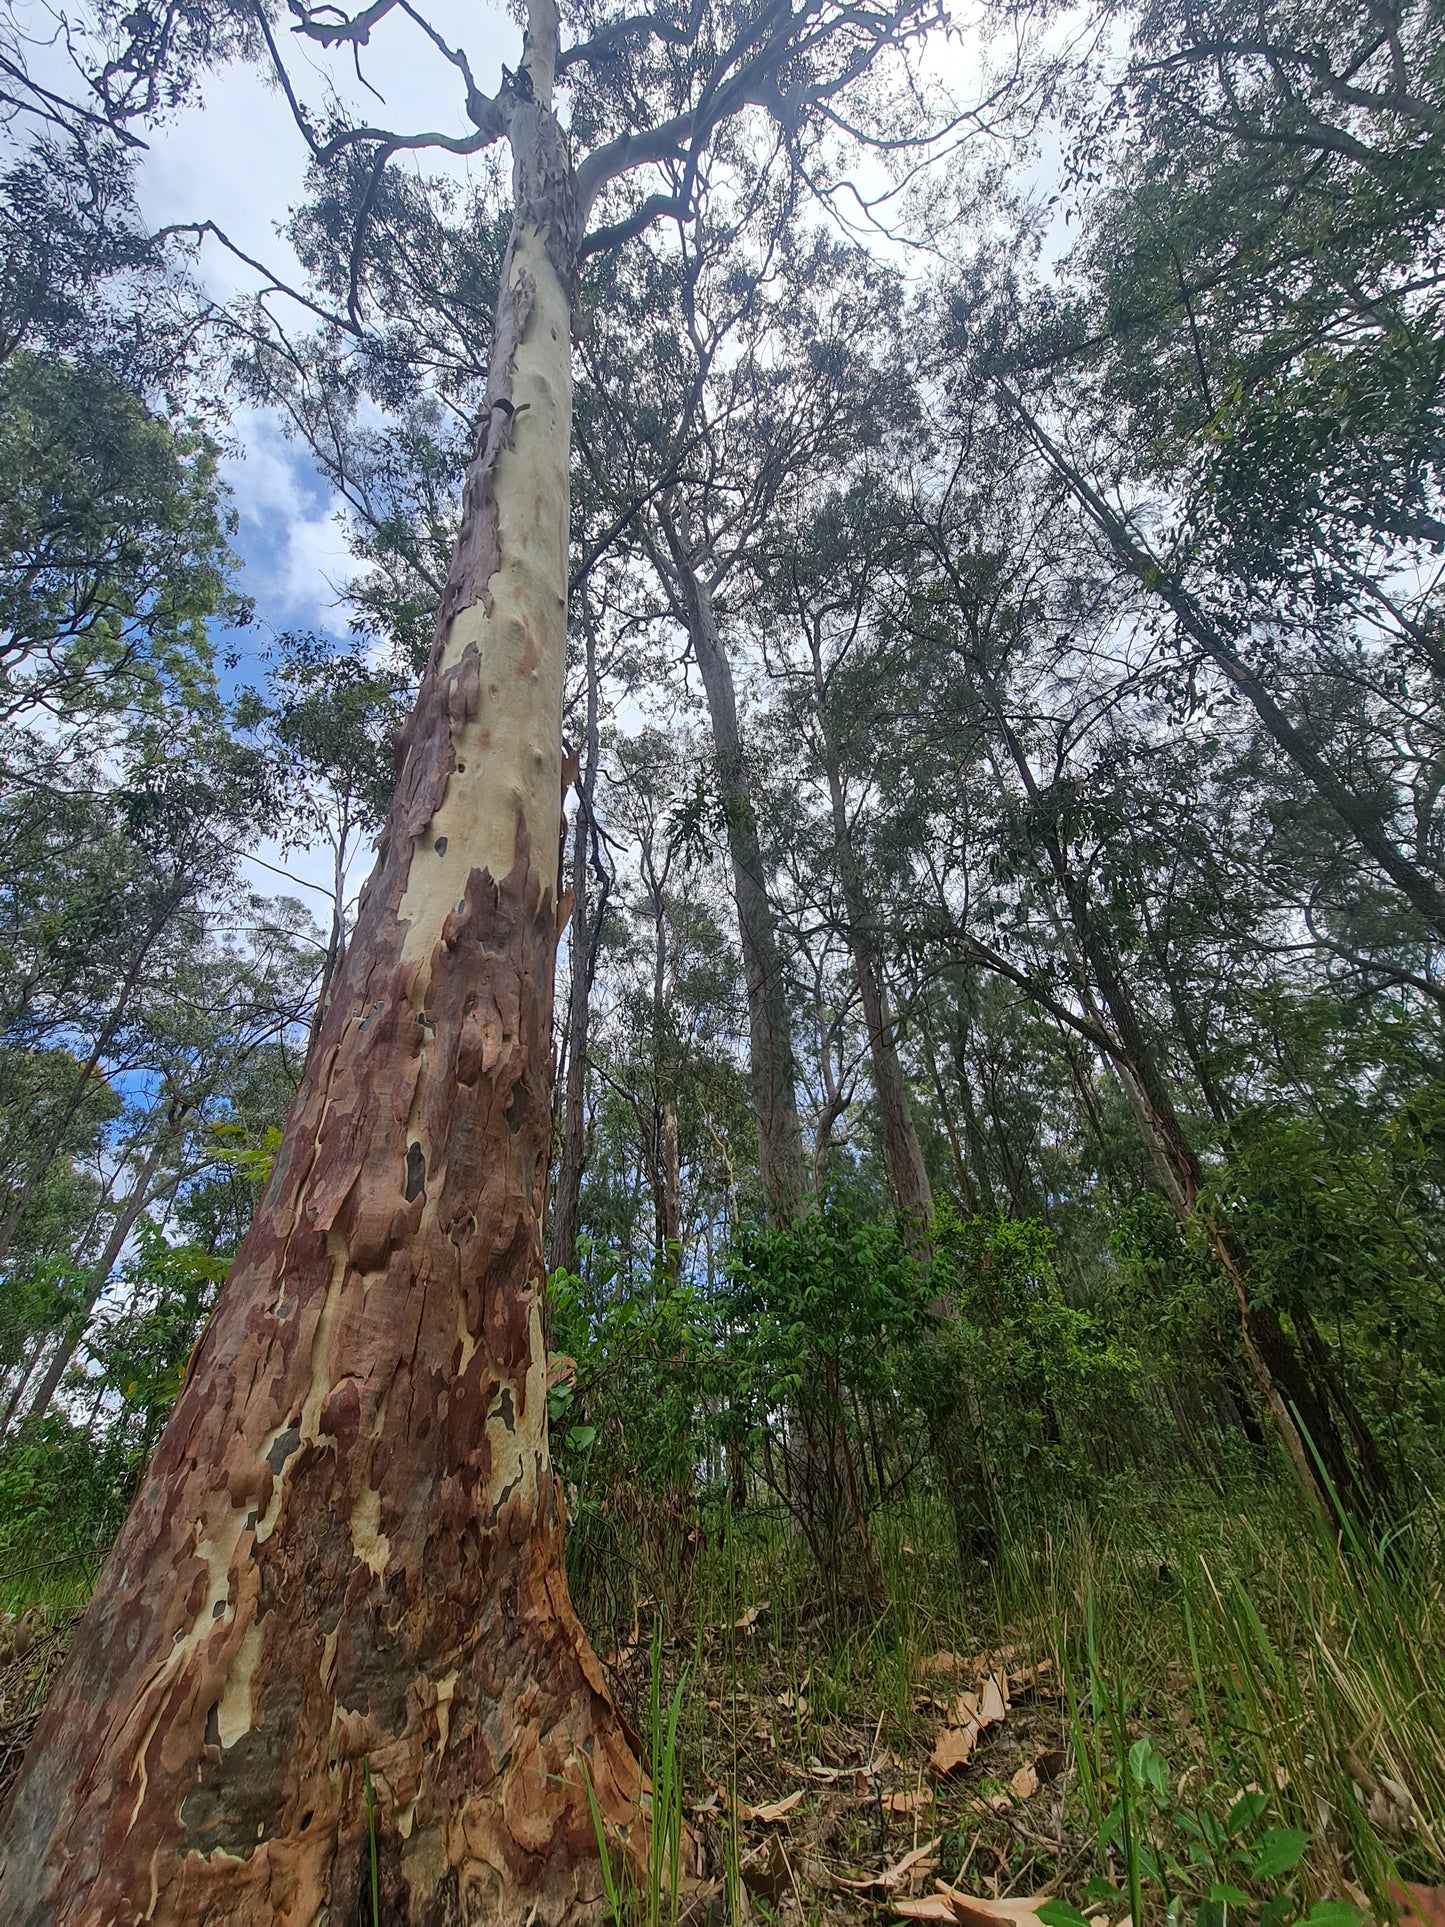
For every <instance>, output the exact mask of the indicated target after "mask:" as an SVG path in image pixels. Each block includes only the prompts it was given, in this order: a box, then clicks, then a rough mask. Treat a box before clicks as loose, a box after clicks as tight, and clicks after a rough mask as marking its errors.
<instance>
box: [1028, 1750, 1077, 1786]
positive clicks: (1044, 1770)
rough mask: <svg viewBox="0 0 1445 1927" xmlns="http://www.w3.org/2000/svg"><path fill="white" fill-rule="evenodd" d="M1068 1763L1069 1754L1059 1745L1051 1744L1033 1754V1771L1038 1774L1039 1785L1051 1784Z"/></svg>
mask: <svg viewBox="0 0 1445 1927" xmlns="http://www.w3.org/2000/svg"><path fill="white" fill-rule="evenodd" d="M1068 1764H1069V1756H1068V1754H1067V1753H1066V1752H1065V1751H1064V1749H1063V1748H1062V1747H1061V1746H1051V1747H1049V1748H1048V1749H1047V1751H1045V1752H1043V1753H1038V1754H1035V1756H1034V1772H1035V1773H1037V1774H1038V1776H1039V1785H1040V1786H1051V1785H1052V1784H1053V1782H1054V1781H1055V1780H1057V1779H1058V1777H1059V1775H1060V1774H1061V1773H1062V1772H1063V1770H1064V1768H1065V1767H1066V1766H1067V1765H1068Z"/></svg>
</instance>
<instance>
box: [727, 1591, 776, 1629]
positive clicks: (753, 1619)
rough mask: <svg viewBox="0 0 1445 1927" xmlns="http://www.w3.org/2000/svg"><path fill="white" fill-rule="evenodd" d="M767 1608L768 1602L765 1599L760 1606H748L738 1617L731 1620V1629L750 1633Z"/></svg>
mask: <svg viewBox="0 0 1445 1927" xmlns="http://www.w3.org/2000/svg"><path fill="white" fill-rule="evenodd" d="M767 1610H768V1602H767V1601H766V1599H765V1600H764V1601H763V1603H762V1604H761V1605H760V1606H749V1607H748V1609H747V1611H746V1612H745V1613H744V1614H743V1615H742V1617H741V1618H740V1619H735V1620H734V1621H733V1629H734V1630H735V1631H736V1632H740V1633H750V1632H751V1631H752V1630H753V1628H754V1626H756V1625H757V1623H758V1621H759V1620H760V1619H761V1618H762V1616H763V1614H764V1613H765V1612H766V1611H767Z"/></svg>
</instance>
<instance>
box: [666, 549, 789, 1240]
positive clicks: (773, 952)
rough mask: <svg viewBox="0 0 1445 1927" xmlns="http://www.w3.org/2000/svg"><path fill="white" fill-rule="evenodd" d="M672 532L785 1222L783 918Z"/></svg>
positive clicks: (712, 651)
mask: <svg viewBox="0 0 1445 1927" xmlns="http://www.w3.org/2000/svg"><path fill="white" fill-rule="evenodd" d="M660 520H661V524H662V530H663V534H664V535H665V536H666V538H667V545H668V550H669V552H670V557H671V562H672V568H673V574H674V577H675V579H676V582H677V584H678V589H679V599H680V601H681V603H682V607H683V609H684V610H685V612H686V616H687V625H688V631H689V639H690V641H691V643H692V649H693V654H694V656H695V657H696V658H697V666H698V670H699V672H700V674H701V676H702V682H703V688H704V690H705V691H706V693H707V706H708V715H709V718H710V719H711V724H712V739H713V747H714V749H715V751H716V753H717V770H718V781H719V783H720V785H721V789H722V801H723V809H724V811H725V812H726V816H727V836H728V854H729V856H730V857H731V859H732V872H733V891H734V894H735V896H736V898H737V906H738V935H739V938H740V940H741V943H742V952H743V974H744V977H745V980H746V983H747V993H748V1046H749V1059H750V1063H751V1068H752V1084H753V1107H754V1109H755V1111H756V1113H757V1120H758V1168H759V1173H760V1175H761V1178H762V1186H763V1198H764V1201H765V1202H766V1204H767V1207H768V1211H769V1213H770V1214H771V1216H772V1217H773V1218H775V1219H776V1220H777V1221H778V1222H779V1223H786V1222H787V1220H788V1219H790V1218H793V1217H796V1216H797V1215H798V1214H799V1213H800V1212H802V1211H804V1210H806V1209H807V1207H808V1203H809V1184H808V1159H807V1155H806V1153H805V1151H804V1148H803V1127H802V1124H801V1122H800V1120H799V1117H798V1097H797V1085H798V1073H797V1061H796V1059H795V1057H794V1054H793V1032H792V1024H791V1021H790V1018H789V1014H788V998H787V985H786V983H785V981H784V977H783V960H782V954H781V952H780V951H779V948H778V935H777V925H776V923H775V920H774V917H773V906H772V904H771V903H770V902H769V900H768V888H767V872H766V870H765V869H764V867H763V852H762V844H761V842H760V840H759V837H758V825H757V817H756V815H755V813H754V810H753V799H752V785H751V783H750V782H749V780H748V771H747V764H746V761H745V759H744V757H743V747H742V736H741V733H740V731H739V729H738V707H737V695H736V692H735V691H734V688H733V672H732V664H731V663H730V662H729V661H728V654H727V650H726V648H725V646H724V644H723V640H722V637H721V636H720V635H719V633H718V626H717V616H716V613H715V611H714V609H713V604H712V597H711V595H710V594H709V592H708V587H707V584H706V583H705V582H704V581H703V580H702V578H701V576H700V575H699V574H698V572H697V569H696V567H695V566H694V564H693V561H692V558H691V557H690V556H689V555H688V553H687V550H686V547H685V545H684V544H683V542H682V540H681V538H680V536H679V535H678V532H677V530H676V528H675V527H674V526H673V523H672V520H671V518H670V517H668V516H666V515H663V516H661V517H660Z"/></svg>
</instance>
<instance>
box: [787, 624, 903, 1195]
mask: <svg viewBox="0 0 1445 1927" xmlns="http://www.w3.org/2000/svg"><path fill="white" fill-rule="evenodd" d="M814 669H815V682H817V683H818V684H819V685H820V686H819V688H818V691H817V696H818V727H819V733H820V735H821V737H822V743H823V761H824V763H825V765H826V772H827V778H828V801H829V804H830V807H831V809H832V814H833V843H834V847H835V849H836V850H837V853H838V881H839V883H840V884H841V885H842V889H843V907H844V909H845V910H846V911H847V913H848V943H849V947H850V948H851V950H852V952H853V969H854V971H855V973H856V975H857V979H858V995H859V998H860V999H861V1001H862V1005H863V1021H864V1023H865V1024H866V1026H867V1029H868V1056H869V1060H870V1062H871V1064H872V1067H873V1087H874V1089H875V1090H876V1091H877V1093H878V1115H879V1120H880V1123H881V1124H882V1130H883V1162H884V1165H885V1166H886V1168H887V1171H888V1182H889V1185H890V1186H891V1188H892V1191H893V1196H894V1199H895V1201H896V1202H897V1205H898V1209H899V1210H900V1212H902V1214H903V1215H904V1217H905V1218H910V1219H912V1220H913V1222H914V1223H915V1224H916V1225H918V1226H920V1227H922V1226H926V1225H927V1223H928V1221H929V1219H930V1218H931V1217H932V1216H933V1191H932V1188H931V1187H930V1185H929V1182H928V1168H927V1166H926V1165H925V1164H924V1162H923V1147H922V1145H921V1144H920V1143H919V1142H918V1131H917V1128H916V1126H915V1125H914V1122H913V1107H912V1106H911V1105H910V1104H909V1102H908V1087H907V1085H906V1084H905V1083H904V1081H903V1067H902V1065H901V1064H900V1063H899V1061H898V1049H897V1046H896V1045H895V1044H894V1041H893V1022H892V1018H891V1016H890V1014H889V1011H888V1007H887V1002H886V999H885V997H884V993H883V984H882V979H881V975H880V972H879V969H878V959H877V956H876V954H875V951H874V947H873V942H872V939H871V937H870V936H869V924H868V903H867V900H866V898H865V896H864V893H863V883H862V879H861V878H860V876H859V875H858V864H857V859H856V857H855V855H854V851H853V826H852V824H851V823H850V822H849V820H848V802H847V798H846V797H845V796H844V794H843V783H842V778H841V777H840V775H839V773H838V760H837V757H836V756H835V755H834V754H833V746H832V743H831V741H830V739H829V736H828V731H827V725H826V723H825V722H824V720H823V691H822V688H821V676H820V674H818V673H817V671H818V659H817V656H816V654H815V656H814Z"/></svg>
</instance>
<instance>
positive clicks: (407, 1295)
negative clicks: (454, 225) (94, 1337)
mask: <svg viewBox="0 0 1445 1927" xmlns="http://www.w3.org/2000/svg"><path fill="white" fill-rule="evenodd" d="M525 205H526V203H525V201H524V202H523V206H524V207H525ZM497 340H498V344H499V347H501V348H503V349H504V352H503V353H501V354H499V356H498V357H497V361H496V365H495V369H494V374H493V382H494V384H495V385H496V392H494V394H493V397H492V402H493V405H492V409H491V412H490V416H489V419H488V423H487V427H486V432H485V434H484V436H483V437H482V444H481V447H480V449H479V452H478V455H477V458H476V460H475V462H474V464H473V467H472V471H471V474H470V476H469V479H468V485H467V519H466V526H465V528H464V531H463V534H462V537H461V539H460V541H459V543H458V549H457V556H456V561H455V564H454V566H453V570H452V575H451V579H450V580H449V582H448V585H447V599H446V602H445V604H444V607H443V610H442V612H441V618H440V621H439V625H438V635H437V642H436V647H435V650H434V653H433V656H432V660H431V663H430V666H429V668H428V672H427V675H426V678H425V680H424V683H423V687H422V690H421V693H420V696H419V698H418V701H417V706H416V711H415V714H414V715H413V717H412V719H411V722H410V723H409V724H408V726H407V729H406V731H405V732H404V737H403V741H402V744H401V749H400V755H401V768H400V773H399V780H398V784H397V790H396V795H395V798H394V800H393V804H392V808H391V814H390V818H389V822H388V828H387V832H386V835H385V838H384V839H383V843H382V849H381V854H380V856H379V858H378V863H377V868H376V871H375V873H374V874H373V876H372V878H371V881H370V883H369V884H368V885H367V889H366V892H365V895H364V898H363V901H362V906H361V910H360V915H359V919H358V924H357V929H356V934H355V937H354V940H353V942H352V944H351V946H350V948H349V952H348V955H347V958H346V962H345V964H344V966H343V969H342V971H341V974H340V977H339V980H338V982H337V984H336V987H335V990H334V993H333V996H332V1001H331V1005H330V1009H329V1011H328V1013H327V1015H326V1018H325V1021H324V1024H323V1027H322V1030H321V1033H320V1035H319V1037H318V1040H317V1046H316V1049H315V1050H314V1051H313V1053H312V1056H311V1061H310V1064H309V1067H308V1071H307V1074H306V1079H305V1082H304V1084H303V1087H302V1090H301V1093H300V1095H299V1096H298V1099H297V1102H296V1105H295V1108H294V1109H293V1112H292V1115H291V1118H290V1121H289V1123H288V1126H287V1131H286V1137H285V1141H284V1144H283V1147H282V1151H281V1156H280V1159H279V1162H278V1165H277V1169H276V1172H275V1175H274V1177H273V1179H272V1182H271V1184H270V1186H269V1189H268V1191H267V1195H266V1198H265V1200H264V1202H263V1204H262V1207H261V1209H260V1211H259V1212H258V1214H257V1217H256V1221H255V1223H254V1225H253V1227H252V1229H251V1232H250V1234H249V1236H248V1237H247V1239H246V1242H245V1244H244V1246H243V1247H242V1250H241V1253H240V1256H239V1257H238V1259H237V1262H236V1265H235V1267H234V1269H233V1271H232V1273H231V1277H230V1279H229V1280H228V1282H227V1285H226V1288H225V1290H224V1291H223V1293H222V1296H221V1300H220V1303H219V1305H218V1307H217V1311H216V1314H215V1317H214V1319H213V1320H212V1323H211V1325H210V1327H209V1329H208V1331H207V1332H206V1335H205V1337H204V1339H203V1341H202V1343H201V1345H200V1347H199V1349H198V1351H197V1354H196V1358H195V1360H194V1363H193V1366H192V1369H191V1372H190V1375H189V1378H188V1381H187V1383H186V1386H185V1388H184V1390H183V1392H182V1394H181V1397H180V1400H179V1402H178V1404H177V1407H176V1410H175V1413H174V1415H173V1416H172V1419H171V1421H170V1424H169V1425H168V1427H167V1429H166V1432H165V1434H164V1437H163V1438H162V1441H161V1444H160V1447H159V1449H158V1451H157V1454H156V1457H155V1461H154V1463H153V1465H152V1468H151V1472H150V1475H149V1477H148V1478H147V1480H146V1482H145V1485H144V1487H143V1488H142V1491H141V1493H140V1496H139V1497H138V1499H137V1502H136V1505H135V1507H134V1508H133V1510H132V1512H131V1515H130V1518H129V1519H128V1521H127V1523H126V1526H125V1529H124V1531H123V1533H122V1535H121V1538H120V1540H119V1542H118V1544H117V1546H116V1548H115V1550H114V1552H113V1553H112V1555H111V1558H110V1560H109V1562H108V1564H107V1567H106V1570H105V1573H104V1575H103V1577H102V1579H101V1582H100V1585H99V1587H98V1589H97V1592H96V1596H95V1599H94V1601H93V1603H92V1605H91V1608H90V1611H89V1612H88V1614H87V1615H86V1618H85V1620H84V1622H83V1624H82V1626H81V1627H80V1629H79V1631H78V1633H77V1635H76V1639H75V1643H74V1648H73V1653H72V1658H71V1660H70V1663H69V1665H68V1667H67V1670H66V1671H65V1673H64V1675H63V1676H62V1678H61V1679H60V1681H59V1682H58V1683H57V1686H56V1689H55V1691H54V1692H53V1694H52V1696H51V1699H50V1702H49V1705H48V1707H47V1709H46V1713H45V1717H44V1720H43V1722H42V1724H41V1727H40V1729H39V1731H38V1734H37V1737H36V1739H35V1742H34V1744H33V1746H32V1748H31V1753H30V1756H29V1758H28V1760H27V1763H26V1766H25V1769H24V1773H23V1775H22V1778H21V1781H20V1783H19V1786H18V1789H17V1792H16V1795H15V1799H14V1803H13V1806H12V1808H11V1812H10V1815H9V1820H8V1826H7V1831H6V1835H5V1839H4V1843H3V1853H4V1865H3V1870H0V1919H3V1920H4V1921H6V1922H7V1923H9V1924H10V1927H42V1923H43V1924H44V1927H60V1924H61V1923H64V1924H65V1927H69V1924H70V1923H82V1922H83V1923H88V1924H90V1927H121V1924H123V1923H132V1922H140V1921H143V1920H144V1921H147V1922H155V1923H177V1927H180V1924H181V1923H184V1924H185V1927H191V1924H192V1923H197V1922H206V1923H218V1922H223V1921H228V1922H248V1923H249V1922H270V1921H285V1922H288V1923H289V1922H295V1923H307V1924H308V1927H309V1924H312V1923H314V1924H316V1927H320V1924H321V1923H330V1924H332V1927H336V1924H339V1923H343V1922H345V1923H351V1922H354V1921H356V1920H358V1919H360V1918H361V1905H362V1900H361V1896H362V1892H363V1889H364V1887H365V1886H366V1884H367V1883H368V1882H369V1878H370V1852H371V1848H370V1840H369V1834H368V1828H367V1822H366V1816H365V1810H364V1803H363V1778H364V1772H365V1769H366V1766H367V1764H368V1763H369V1766H370V1772H371V1777H372V1781H373V1785H374V1787H375V1791H376V1798H377V1824H376V1841H377V1851H378V1853H379V1856H380V1860H381V1870H382V1881H383V1888H382V1892H383V1900H382V1910H383V1918H384V1919H386V1920H388V1921H404V1922H417V1923H420V1922H425V1923H443V1922H445V1923H453V1922H471V1921H481V1920H486V1921H489V1922H490V1921H502V1922H509V1921H514V1920H515V1921H521V1920H523V1919H535V1920H537V1921H539V1922H548V1923H553V1922H560V1921H563V1920H566V1919H569V1918H572V1917H575V1916H577V1915H579V1914H581V1913H583V1912H587V1913H592V1912H595V1910H596V1909H597V1907H598V1906H599V1904H600V1901H601V1881H600V1872H599V1868H598V1863H597V1854H596V1846H595V1839H594V1835H593V1828H592V1820H591V1817H590V1814H589V1810H588V1803H587V1796H586V1791H585V1779H584V1775H585V1776H588V1777H590V1779H591V1781H592V1784H593V1786H594V1788H595V1789H596V1793H597V1798H598V1801H599V1804H600V1806H601V1808H602V1810H603V1813H604V1814H605V1815H606V1817H607V1819H608V1821H609V1822H610V1823H611V1825H612V1826H613V1827H614V1828H616V1829H618V1830H620V1831H621V1832H622V1833H623V1834H624V1835H625V1834H626V1833H627V1832H628V1831H629V1829H631V1830H632V1839H633V1842H634V1845H635V1843H636V1841H637V1840H638V1839H639V1838H640V1826H638V1825H637V1824H636V1816H637V1801H638V1792H639V1772H638V1767H637V1763H636V1759H635V1757H634V1754H633V1751H632V1749H631V1747H630V1746H629V1744H628V1739H627V1735H626V1733H625V1731H624V1729H623V1726H622V1724H621V1721H620V1719H619V1717H618V1715H617V1713H616V1710H615V1709H614V1707H613V1705H612V1703H611V1700H610V1699H609V1696H608V1692H607V1687H606V1684H605V1681H604V1678H603V1675H602V1673H601V1670H600V1668H599V1667H598V1664H597V1661H596V1659H595V1657H594V1655H593V1653H592V1650H591V1648H590V1647H589V1645H588V1643H587V1640H586V1638H585V1636H584V1634H583V1632H582V1629H581V1627H580V1626H579V1624H578V1622H577V1619H576V1616H575V1614H574V1613H573V1610H572V1606H571V1603H570V1601H569V1598H568V1594H567V1586H566V1579H565V1575H564V1569H563V1564H562V1522H561V1518H560V1512H559V1505H558V1501H557V1497H556V1491H555V1480H554V1477H553V1474H552V1471H551V1468H550V1464H549V1461H548V1455H547V1433H546V1355H545V1350H544V1347H543V1343H542V1334H541V1303H540V1294H541V1290H542V1285H543V1271H542V1262H541V1243H540V1214H541V1207H542V1194H543V1185H544V1177H545V1167H546V1157H547V1151H548V1144H549V1137H550V1104H549V1099H550V1084H551V1051H552V1042H551V1007H552V977H553V966H554V955H555V947H556V937H557V902H556V864H557V859H556V852H557V838H558V831H559V818H560V782H559V776H560V768H559V762H560V741H561V702H562V688H561V678H562V664H563V643H564V630H565V607H564V602H563V597H562V594H561V591H560V587H559V585H561V584H564V583H565V582H566V579H567V578H566V559H567V557H566V549H567V537H568V511H567V458H568V447H569V439H570V413H571V386H570V381H571V377H570V360H569V351H570V330H569V300H568V289H567V287H566V285H565V282H564V280H563V279H562V278H561V277H559V275H558V273H557V271H556V267H555V264H554V263H553V261H552V260H551V259H550V257H549V253H548V248H547V245H546V242H545V240H544V238H543V236H542V234H541V233H540V232H539V231H538V229H537V227H536V226H535V225H532V226H529V225H528V224H527V222H526V221H525V220H519V224H518V228H517V230H516V232H515V234H514V239H513V245H512V248H511V249H510V251H509V255H508V261H507V264H506V267H505V270H504V284H503V292H502V296H501V302H500V307H499V313H498V331H497ZM504 387H505V390H506V392H505V393H504V392H502V390H503V388H504Z"/></svg>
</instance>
